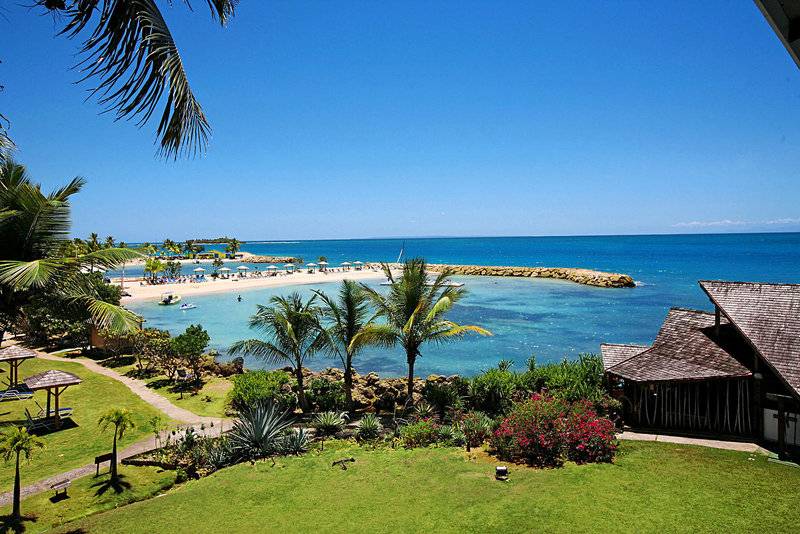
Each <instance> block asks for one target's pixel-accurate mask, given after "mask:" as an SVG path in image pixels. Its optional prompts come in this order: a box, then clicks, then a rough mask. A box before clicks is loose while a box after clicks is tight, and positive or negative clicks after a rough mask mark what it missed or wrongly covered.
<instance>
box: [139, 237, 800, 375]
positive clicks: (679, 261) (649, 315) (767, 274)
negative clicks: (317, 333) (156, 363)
mask: <svg viewBox="0 0 800 534" xmlns="http://www.w3.org/2000/svg"><path fill="white" fill-rule="evenodd" d="M402 243H403V241H402V240H353V241H313V242H295V243H278V244H248V245H246V247H245V250H248V251H251V252H254V253H260V254H292V255H298V256H303V257H305V258H306V259H307V261H309V260H311V259H314V260H316V258H317V257H318V256H320V255H325V256H327V257H328V258H329V261H331V263H334V262H338V261H340V260H341V261H344V260H345V259H348V260H351V261H352V260H354V259H361V260H362V261H376V260H394V259H395V258H396V257H397V252H398V251H399V249H400V247H401V246H402ZM405 251H406V254H407V255H409V256H411V255H424V256H425V257H426V258H427V259H429V261H431V262H449V263H475V264H485V265H489V264H495V265H547V266H577V267H589V268H596V269H602V270H610V271H618V272H624V273H627V274H630V275H631V276H633V277H634V279H636V280H637V282H639V286H638V287H636V288H632V289H602V288H592V287H587V286H581V285H578V284H573V283H570V282H563V281H556V280H535V279H517V278H491V277H460V278H457V279H458V280H459V281H462V282H464V283H465V284H466V285H465V288H466V289H467V290H468V294H467V296H466V297H465V298H464V299H463V300H462V301H461V302H460V303H459V304H458V305H456V306H455V307H454V308H453V310H452V311H451V312H450V315H449V316H450V318H451V319H453V320H454V321H456V322H460V323H466V324H477V325H480V326H482V327H484V328H487V329H489V330H491V331H492V332H493V333H494V336H493V337H489V338H483V337H479V336H468V337H466V338H464V339H462V340H460V341H457V342H455V343H452V344H449V345H444V346H430V347H425V348H424V349H423V354H422V357H421V358H420V359H419V360H418V363H417V371H418V373H419V374H420V375H425V374H428V373H441V374H449V373H460V374H465V375H471V374H474V373H477V372H479V371H480V370H482V369H485V368H487V367H491V366H493V365H495V364H496V362H497V361H498V360H499V359H501V358H506V359H511V360H514V361H515V362H516V365H517V366H518V367H521V366H523V365H524V364H525V361H526V360H527V358H528V357H529V356H531V355H536V357H537V360H538V361H540V362H545V361H555V360H559V359H561V358H563V357H568V358H572V357H575V356H577V355H578V354H579V353H582V352H598V351H599V345H600V343H601V342H606V341H607V342H631V343H649V342H651V341H652V339H653V338H654V337H655V334H656V332H657V331H658V328H659V326H660V325H661V322H662V321H663V319H664V316H665V314H666V312H667V310H668V309H669V307H670V306H683V307H694V308H700V309H710V305H709V302H708V299H707V298H706V297H705V295H704V294H703V292H702V291H701V290H700V288H699V287H698V285H697V280H699V279H709V278H710V279H717V278H718V279H732V280H758V281H768V282H800V269H799V268H800V234H738V235H736V234H734V235H702V236H621V237H579V238H471V239H424V240H406V242H405ZM392 256H393V257H392ZM313 288H319V289H323V290H325V291H330V292H335V291H336V289H337V288H336V284H320V285H318V286H299V287H297V288H288V287H282V288H271V289H259V290H252V291H247V292H242V296H243V297H244V298H243V301H242V302H241V303H240V302H237V301H236V294H212V295H204V296H196V297H191V298H187V299H186V301H191V302H194V303H195V304H197V306H198V307H197V308H196V309H194V310H189V311H180V310H179V309H177V307H165V306H158V305H156V304H155V303H138V304H136V305H131V308H132V309H134V310H135V311H137V312H139V313H141V314H143V315H144V316H145V318H146V319H147V325H148V326H155V327H159V328H166V329H169V330H170V331H171V332H172V333H176V332H179V331H181V330H182V329H184V328H185V327H186V326H187V325H189V324H192V323H198V322H199V323H201V324H202V325H203V326H204V327H205V328H206V329H207V330H208V331H209V333H210V334H211V338H212V345H213V346H214V347H215V348H217V349H219V350H221V351H223V352H224V350H225V349H226V348H227V347H228V346H229V345H230V344H231V343H232V342H233V341H236V340H238V339H243V338H247V337H251V336H252V335H253V334H254V333H253V332H251V331H250V330H249V329H248V328H247V318H248V317H249V316H250V315H251V314H252V313H253V311H254V310H255V305H256V304H257V303H266V302H267V300H268V299H269V297H270V296H272V295H276V294H286V293H288V292H290V291H292V290H295V289H296V290H298V291H300V292H301V293H303V294H309V293H310V291H311V289H313ZM333 363H334V362H332V361H331V360H325V359H319V360H317V361H316V362H315V363H314V364H313V365H312V366H314V367H326V366H328V365H332V364H333ZM247 365H248V366H249V367H261V366H263V364H261V363H260V362H257V361H254V360H248V361H247ZM357 368H358V369H359V371H362V372H366V371H378V372H381V373H385V374H395V375H402V374H403V372H404V369H405V362H404V357H403V355H402V353H401V352H400V351H399V350H385V349H381V350H370V351H368V352H366V353H364V354H362V355H361V356H360V357H359V359H358V362H357Z"/></svg>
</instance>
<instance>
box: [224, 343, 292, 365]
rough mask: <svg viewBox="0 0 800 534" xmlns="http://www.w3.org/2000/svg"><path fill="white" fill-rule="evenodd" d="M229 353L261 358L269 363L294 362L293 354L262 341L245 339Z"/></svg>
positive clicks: (233, 346) (231, 347) (229, 350)
mask: <svg viewBox="0 0 800 534" xmlns="http://www.w3.org/2000/svg"><path fill="white" fill-rule="evenodd" d="M228 352H229V353H230V354H231V355H237V354H247V355H250V356H255V357H256V358H260V359H262V360H264V361H265V362H267V363H275V364H279V363H284V362H289V363H291V362H292V356H291V354H288V353H287V352H285V351H283V350H281V349H280V348H278V347H276V346H275V345H274V344H272V343H269V342H267V341H262V340H260V339H245V340H242V341H237V342H235V343H234V344H233V345H231V346H230V348H229V349H228Z"/></svg>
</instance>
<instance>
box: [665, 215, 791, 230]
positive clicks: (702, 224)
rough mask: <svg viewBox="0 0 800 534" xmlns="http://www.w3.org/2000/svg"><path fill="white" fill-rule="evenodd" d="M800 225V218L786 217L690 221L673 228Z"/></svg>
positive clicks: (677, 224)
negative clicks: (756, 219) (757, 219)
mask: <svg viewBox="0 0 800 534" xmlns="http://www.w3.org/2000/svg"><path fill="white" fill-rule="evenodd" d="M789 224H800V217H784V218H782V219H770V220H766V221H736V220H731V219H722V220H720V221H690V222H679V223H675V224H673V225H672V226H673V228H719V227H731V226H759V225H770V226H779V225H789Z"/></svg>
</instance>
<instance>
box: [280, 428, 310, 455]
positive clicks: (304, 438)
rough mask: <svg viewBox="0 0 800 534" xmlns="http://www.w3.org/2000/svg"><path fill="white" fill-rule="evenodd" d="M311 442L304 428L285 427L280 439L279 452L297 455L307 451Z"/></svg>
mask: <svg viewBox="0 0 800 534" xmlns="http://www.w3.org/2000/svg"><path fill="white" fill-rule="evenodd" d="M310 443H311V438H310V437H309V434H308V431H307V430H306V429H305V428H287V429H286V431H284V433H283V436H282V440H281V452H282V453H283V454H294V455H296V456H299V455H301V454H304V453H306V452H308V448H309V446H310Z"/></svg>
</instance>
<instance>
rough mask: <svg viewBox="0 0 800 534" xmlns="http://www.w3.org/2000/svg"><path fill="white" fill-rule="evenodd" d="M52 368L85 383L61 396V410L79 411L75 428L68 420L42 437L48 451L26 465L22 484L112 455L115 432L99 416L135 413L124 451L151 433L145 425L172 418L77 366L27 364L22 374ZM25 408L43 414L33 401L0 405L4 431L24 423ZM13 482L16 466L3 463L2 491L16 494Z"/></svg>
mask: <svg viewBox="0 0 800 534" xmlns="http://www.w3.org/2000/svg"><path fill="white" fill-rule="evenodd" d="M48 369H62V370H64V371H68V372H70V373H73V374H75V375H77V376H79V377H81V379H83V383H81V384H79V385H77V386H70V387H69V388H67V390H66V391H65V392H64V393H63V394H62V395H61V401H60V404H61V406H62V407H67V406H70V407H72V408H73V410H74V415H73V417H72V421H73V422H74V424H72V425H70V424H69V421H68V420H67V421H66V423H67V424H65V426H64V428H62V429H61V430H58V431H55V432H52V433H50V434H46V435H44V436H42V439H43V440H44V442H45V443H46V447H45V449H43V450H38V451H37V452H36V455H35V456H34V458H33V459H32V460H31V463H30V464H25V463H23V465H22V483H23V484H26V485H27V484H32V483H34V482H36V481H37V480H40V479H42V478H45V477H47V476H50V475H54V474H57V473H61V472H63V471H68V470H70V469H73V468H75V467H80V466H82V465H85V464H89V463H92V462H93V461H94V457H95V456H97V455H98V454H102V453H105V452H110V451H111V442H112V438H113V431H107V432H105V433H102V432H101V431H100V427H99V426H98V425H97V420H98V419H99V418H100V415H101V414H102V413H103V412H105V411H106V410H108V409H109V408H112V407H119V408H127V409H129V410H130V411H131V412H132V413H133V417H134V421H135V423H136V428H134V429H133V430H131V431H129V432H128V433H126V434H125V437H124V438H123V439H122V440H121V441H120V446H121V447H125V446H126V445H129V444H131V443H133V442H135V441H138V440H140V439H143V438H145V437H147V436H150V435H151V434H150V431H149V429H148V427H147V423H146V421H147V419H149V418H150V417H152V416H154V415H161V416H162V417H164V419H167V418H166V416H165V415H164V414H162V413H161V412H160V411H158V410H156V409H155V408H153V407H152V406H150V405H149V404H147V403H146V402H144V401H143V400H141V399H140V398H139V397H137V396H136V395H134V394H133V393H132V392H131V391H130V390H129V389H128V388H127V387H125V386H124V385H123V384H121V383H119V382H117V381H116V380H113V379H111V378H107V377H104V376H102V375H98V374H96V373H93V372H91V371H89V370H88V369H86V368H85V367H84V366H82V365H80V364H78V363H73V362H55V361H49V360H43V359H35V360H28V361H26V362H25V363H23V364H22V366H21V367H20V375H21V376H23V377H27V376H31V375H33V374H36V373H39V372H42V371H46V370H48ZM35 398H36V400H37V401H38V402H39V404H41V405H42V406H44V405H45V403H46V402H47V395H46V393H45V392H37V393H36V395H35ZM25 408H28V410H29V411H30V412H31V413H32V414H33V415H35V414H36V413H37V412H38V411H39V408H38V407H37V406H36V404H35V403H34V400H33V399H29V400H25V401H6V402H3V403H0V429H2V428H3V427H6V426H7V425H10V424H15V423H16V424H24V421H25V411H24V409H25ZM13 480H14V465H13V463H10V462H9V463H5V462H2V461H0V490H2V491H9V490H11V486H12V484H13Z"/></svg>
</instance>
